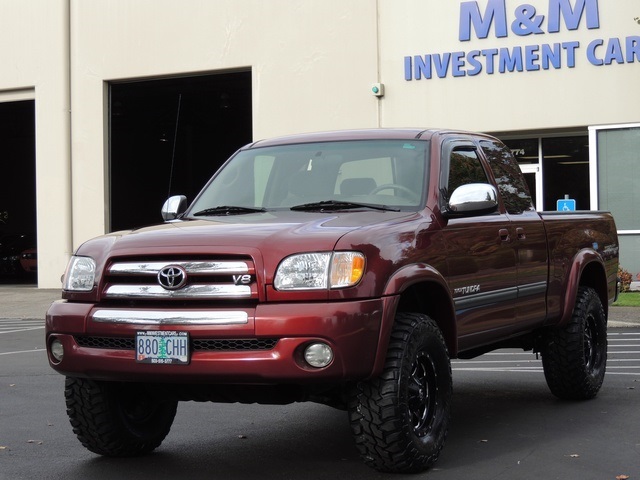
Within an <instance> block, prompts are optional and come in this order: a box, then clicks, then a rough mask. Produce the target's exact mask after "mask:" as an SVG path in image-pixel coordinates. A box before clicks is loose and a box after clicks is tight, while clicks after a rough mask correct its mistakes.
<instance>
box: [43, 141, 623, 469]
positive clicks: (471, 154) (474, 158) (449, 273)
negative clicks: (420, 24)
mask: <svg viewBox="0 0 640 480" xmlns="http://www.w3.org/2000/svg"><path fill="white" fill-rule="evenodd" d="M162 214H163V217H164V219H165V223H163V224H161V225H158V226H153V227H147V228H141V229H138V230H133V231H126V232H114V233H111V234H108V235H104V236H102V237H99V238H96V239H93V240H90V241H88V242H86V243H85V244H83V245H82V246H81V247H80V248H78V250H77V251H76V252H75V254H74V255H73V257H72V258H71V260H70V262H69V266H68V268H67V270H66V272H65V275H64V278H63V290H62V300H60V301H57V302H55V303H54V304H53V305H52V306H51V307H50V309H49V310H48V312H47V316H46V346H47V353H48V358H49V362H50V364H51V366H52V367H53V368H54V369H55V370H57V371H58V372H60V373H61V374H63V375H65V376H66V377H67V378H66V384H65V396H66V405H67V412H68V415H69V418H70V421H71V425H72V426H73V430H74V432H75V434H76V435H77V437H78V438H79V440H80V442H81V443H82V444H83V445H84V446H85V447H86V448H88V449H89V450H91V451H92V452H95V453H98V454H102V455H108V456H131V455H139V454H144V453H147V452H150V451H152V450H153V449H155V448H156V447H158V446H159V445H160V444H161V442H162V441H163V439H164V438H165V436H166V435H167V434H168V432H169V430H170V428H171V424H172V422H173V419H174V416H175V413H176V408H177V403H178V402H179V401H187V400H206V401H212V402H242V403H254V402H258V403H270V404H285V403H290V402H300V401H314V402H321V403H325V404H328V405H332V406H335V407H338V408H343V409H345V410H347V411H348V415H349V421H350V424H351V427H352V431H353V435H354V437H355V443H356V446H357V448H358V449H359V451H360V453H361V456H362V458H363V460H364V462H365V463H367V464H368V465H370V466H372V467H374V468H376V469H378V470H381V471H392V472H416V471H421V470H424V469H426V468H428V467H429V466H431V465H432V464H433V463H434V462H435V461H436V459H437V457H438V455H439V453H440V451H441V449H442V447H443V445H444V442H445V437H446V435H447V430H448V425H449V419H450V405H451V395H452V378H451V366H450V358H462V359H465V358H472V357H475V356H478V355H481V354H483V353H485V352H488V351H491V350H494V349H498V348H504V347H517V348H522V349H524V350H532V351H533V352H536V353H539V354H541V355H542V362H543V366H544V373H545V377H546V380H547V383H548V385H549V388H550V390H551V392H552V393H553V394H555V395H556V396H558V397H560V398H566V399H586V398H591V397H594V396H595V395H596V394H597V393H598V390H599V389H600V386H601V384H602V381H603V378H604V374H605V366H606V356H607V332H606V328H607V312H608V308H609V305H610V304H611V303H612V302H613V301H614V299H615V297H616V294H617V285H616V274H617V266H618V248H619V246H618V239H617V235H616V226H615V223H614V220H613V218H612V216H611V215H610V214H609V213H606V212H592V211H580V212H570V213H566V212H542V213H539V212H536V211H535V210H534V208H533V206H532V202H531V198H530V195H529V191H528V188H527V186H526V183H525V181H524V179H523V176H522V175H521V173H520V170H519V167H518V165H517V163H516V162H515V160H514V158H513V156H512V154H511V152H510V151H509V149H508V148H506V147H505V146H504V145H503V144H502V143H500V141H498V140H497V139H495V138H493V137H490V136H487V135H482V134H473V133H468V132H457V131H445V130H419V129H402V130H401V129H389V130H387V129H379V130H361V131H341V132H329V133H316V134H306V135H297V136H290V137H285V138H278V139H273V140H266V141H258V142H255V143H252V144H250V145H247V146H245V147H243V148H241V149H240V150H239V151H238V152H237V153H235V154H234V155H233V156H232V158H230V159H229V160H228V161H227V162H226V163H225V164H224V165H223V166H222V167H221V168H220V170H219V171H218V172H217V173H216V174H215V175H214V176H213V178H212V179H211V180H210V181H209V183H208V184H207V185H206V186H205V187H204V189H203V190H202V192H201V193H200V194H199V195H198V197H197V198H196V199H195V200H194V201H193V203H191V205H190V206H188V207H187V203H186V199H185V197H182V196H176V197H171V198H170V199H169V200H167V202H166V203H165V205H164V207H163V210H162Z"/></svg>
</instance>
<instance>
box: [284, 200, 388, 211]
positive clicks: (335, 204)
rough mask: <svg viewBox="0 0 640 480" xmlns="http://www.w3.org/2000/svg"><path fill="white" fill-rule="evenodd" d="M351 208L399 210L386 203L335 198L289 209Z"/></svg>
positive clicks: (323, 209)
mask: <svg viewBox="0 0 640 480" xmlns="http://www.w3.org/2000/svg"><path fill="white" fill-rule="evenodd" d="M351 208H371V209H373V210H383V211H388V212H399V211H400V209H399V208H394V207H388V206H387V205H378V204H375V203H358V202H340V201H337V200H324V201H322V202H313V203H303V204H302V205H294V206H293V207H291V210H299V211H303V212H304V211H312V210H320V211H321V212H324V211H329V210H348V209H351Z"/></svg>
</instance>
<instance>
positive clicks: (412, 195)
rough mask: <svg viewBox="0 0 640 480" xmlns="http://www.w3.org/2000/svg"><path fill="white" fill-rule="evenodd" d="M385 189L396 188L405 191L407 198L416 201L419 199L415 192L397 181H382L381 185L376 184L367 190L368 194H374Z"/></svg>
mask: <svg viewBox="0 0 640 480" xmlns="http://www.w3.org/2000/svg"><path fill="white" fill-rule="evenodd" d="M387 189H391V190H398V191H400V192H403V193H406V194H407V198H409V200H411V201H414V202H417V201H418V200H419V199H418V195H416V192H414V191H413V190H411V189H409V188H407V187H405V186H404V185H399V184H397V183H383V184H382V185H378V186H377V187H376V188H374V189H373V190H371V191H370V192H369V195H375V194H376V193H378V192H381V191H383V190H387Z"/></svg>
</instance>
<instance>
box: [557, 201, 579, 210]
mask: <svg viewBox="0 0 640 480" xmlns="http://www.w3.org/2000/svg"><path fill="white" fill-rule="evenodd" d="M556 209H557V210H558V211H559V212H574V211H575V210H576V201H575V200H574V199H573V198H563V199H562V200H558V201H557V202H556Z"/></svg>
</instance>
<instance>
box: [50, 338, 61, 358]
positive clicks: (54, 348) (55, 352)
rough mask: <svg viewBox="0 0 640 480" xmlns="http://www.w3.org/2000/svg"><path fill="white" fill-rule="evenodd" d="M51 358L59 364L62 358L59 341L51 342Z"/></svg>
mask: <svg viewBox="0 0 640 480" xmlns="http://www.w3.org/2000/svg"><path fill="white" fill-rule="evenodd" d="M51 356H52V357H53V358H55V359H56V360H57V361H58V362H61V361H62V359H63V358H64V347H63V346H62V342H61V341H60V340H54V341H53V342H51Z"/></svg>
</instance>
